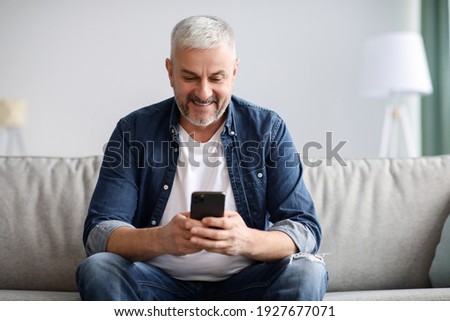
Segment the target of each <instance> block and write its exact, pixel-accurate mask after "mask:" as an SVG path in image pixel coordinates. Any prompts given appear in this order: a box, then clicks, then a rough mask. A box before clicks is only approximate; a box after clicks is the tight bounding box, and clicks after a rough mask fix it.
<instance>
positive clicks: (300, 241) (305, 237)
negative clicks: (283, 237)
mask: <svg viewBox="0 0 450 321" xmlns="http://www.w3.org/2000/svg"><path fill="white" fill-rule="evenodd" d="M269 231H280V232H284V233H286V234H287V235H289V237H290V238H291V239H292V241H293V242H294V243H295V245H296V246H297V248H298V250H299V251H300V252H301V253H313V252H315V250H316V239H315V237H314V236H313V234H312V233H311V231H310V230H309V229H308V228H307V227H306V226H304V225H303V224H301V223H299V222H295V221H292V220H282V221H279V222H276V223H275V224H273V225H272V226H271V227H270V228H269Z"/></svg>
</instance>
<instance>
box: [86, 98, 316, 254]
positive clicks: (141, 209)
mask: <svg viewBox="0 0 450 321" xmlns="http://www.w3.org/2000/svg"><path fill="white" fill-rule="evenodd" d="M227 108H228V110H227V118H226V120H225V126H224V130H223V132H222V133H221V142H222V147H223V150H224V157H225V161H226V165H227V169H228V173H229V177H230V182H231V186H232V189H233V194H234V198H235V201H236V206H237V209H238V212H239V214H240V215H241V216H242V218H243V220H244V221H245V223H246V224H247V226H248V227H250V228H255V229H259V230H278V231H282V232H284V233H286V234H288V235H289V236H290V237H291V238H292V240H293V241H294V243H295V244H296V245H297V248H298V249H299V251H300V252H305V253H316V252H317V251H318V249H319V245H320V241H321V228H320V224H319V222H318V220H317V216H316V212H315V208H314V203H313V201H312V199H311V197H310V194H309V192H308V190H307V188H306V186H305V184H304V181H303V178H302V173H303V168H302V165H301V162H300V157H299V154H298V153H297V151H296V149H295V146H294V144H293V142H292V138H291V136H290V134H289V132H288V130H287V128H286V125H285V123H284V121H283V120H282V119H281V118H280V117H279V116H278V115H277V114H276V113H275V112H273V111H270V110H267V109H264V108H261V107H258V106H256V105H253V104H251V103H249V102H246V101H244V100H243V99H240V98H238V97H236V96H232V98H231V101H230V103H229V106H228V107H227ZM179 117H180V116H179V111H178V107H177V105H176V102H175V99H174V98H173V97H172V98H170V99H167V100H165V101H162V102H160V103H157V104H154V105H151V106H148V107H144V108H141V109H138V110H136V111H135V112H133V113H131V114H129V115H128V116H126V117H124V118H122V119H121V120H120V121H119V122H118V124H117V126H116V128H115V130H114V132H113V134H112V136H111V139H110V140H109V142H108V144H107V146H106V149H105V152H104V158H103V163H102V167H101V169H100V173H99V178H98V182H97V185H96V188H95V190H94V194H93V196H92V200H91V203H90V206H89V210H88V215H87V218H86V221H85V227H84V234H83V242H84V244H85V247H86V252H87V254H88V255H91V254H94V253H96V252H102V251H105V249H106V242H107V240H108V238H109V235H110V234H111V233H112V232H113V231H114V230H115V229H117V228H119V227H121V226H130V227H135V228H144V227H156V226H159V224H160V221H161V218H162V215H163V212H164V209H165V206H166V203H167V200H168V198H169V195H170V191H171V188H172V183H173V182H174V178H175V173H176V170H177V161H178V155H179V147H180V146H179V140H178V128H179V127H178V126H179V124H178V121H179Z"/></svg>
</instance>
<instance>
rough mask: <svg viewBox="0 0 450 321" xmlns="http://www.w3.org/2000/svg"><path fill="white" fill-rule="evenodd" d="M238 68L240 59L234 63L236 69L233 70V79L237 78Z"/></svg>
mask: <svg viewBox="0 0 450 321" xmlns="http://www.w3.org/2000/svg"><path fill="white" fill-rule="evenodd" d="M238 67H239V58H236V62H235V63H234V69H233V78H235V77H236V75H237V70H238Z"/></svg>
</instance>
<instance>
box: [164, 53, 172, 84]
mask: <svg viewBox="0 0 450 321" xmlns="http://www.w3.org/2000/svg"><path fill="white" fill-rule="evenodd" d="M166 70H167V74H168V76H169V80H170V86H171V87H173V70H172V62H171V61H170V59H169V58H166Z"/></svg>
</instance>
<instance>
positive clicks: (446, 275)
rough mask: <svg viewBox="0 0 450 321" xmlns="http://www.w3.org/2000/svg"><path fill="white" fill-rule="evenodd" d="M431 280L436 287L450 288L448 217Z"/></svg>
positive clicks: (432, 269) (434, 260) (449, 226)
mask: <svg viewBox="0 0 450 321" xmlns="http://www.w3.org/2000/svg"><path fill="white" fill-rule="evenodd" d="M430 280H431V285H432V286H434V287H439V288H442V287H450V216H449V217H447V220H446V222H445V224H444V228H443V229H442V234H441V241H440V242H439V244H438V246H437V248H436V254H435V255H434V259H433V263H432V264H431V268H430Z"/></svg>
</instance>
